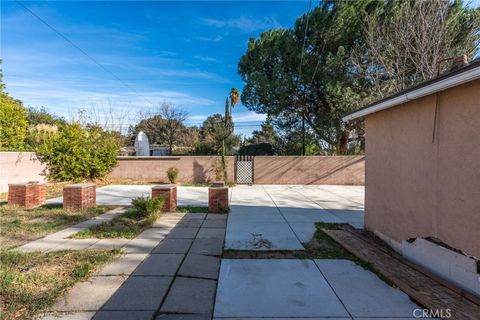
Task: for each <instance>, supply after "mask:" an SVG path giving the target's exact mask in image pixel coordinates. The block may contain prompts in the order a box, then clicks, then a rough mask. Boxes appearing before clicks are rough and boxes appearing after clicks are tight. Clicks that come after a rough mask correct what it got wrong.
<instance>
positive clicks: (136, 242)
mask: <svg viewBox="0 0 480 320" xmlns="http://www.w3.org/2000/svg"><path fill="white" fill-rule="evenodd" d="M160 241H161V240H159V239H138V238H136V239H133V240H130V241H129V242H128V243H127V244H126V245H125V246H124V247H123V248H122V250H123V251H124V252H125V253H150V252H151V251H152V250H153V248H155V247H156V246H157V245H158V243H159V242H160Z"/></svg>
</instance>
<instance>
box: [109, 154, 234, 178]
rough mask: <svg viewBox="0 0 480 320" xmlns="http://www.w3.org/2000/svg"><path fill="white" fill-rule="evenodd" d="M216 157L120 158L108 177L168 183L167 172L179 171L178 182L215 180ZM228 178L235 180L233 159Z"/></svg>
mask: <svg viewBox="0 0 480 320" xmlns="http://www.w3.org/2000/svg"><path fill="white" fill-rule="evenodd" d="M219 159H220V157H215V156H181V157H175V156H172V157H119V165H118V166H117V167H115V168H114V169H113V171H112V172H111V173H110V174H109V175H108V177H109V178H112V179H136V180H147V181H165V182H166V181H168V179H167V174H166V172H167V170H168V168H170V167H176V168H177V169H178V182H206V181H213V180H215V162H216V161H217V160H219ZM227 160H228V177H229V180H232V181H233V179H234V162H233V157H227Z"/></svg>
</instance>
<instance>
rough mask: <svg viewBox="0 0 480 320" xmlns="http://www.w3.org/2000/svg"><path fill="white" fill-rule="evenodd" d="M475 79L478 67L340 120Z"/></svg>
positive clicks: (373, 111) (386, 107)
mask: <svg viewBox="0 0 480 320" xmlns="http://www.w3.org/2000/svg"><path fill="white" fill-rule="evenodd" d="M476 79H480V67H476V68H473V69H470V70H466V71H464V72H462V73H459V74H456V75H454V76H451V77H448V78H445V79H442V80H439V81H436V82H434V83H432V84H429V85H426V86H423V87H419V88H418V89H414V90H412V91H408V92H405V93H402V94H399V95H396V96H393V97H392V98H390V99H386V100H384V101H380V102H378V103H374V104H372V105H371V106H369V107H367V108H364V109H360V110H358V111H355V112H352V113H350V114H347V115H346V116H344V117H343V118H342V120H343V121H344V122H348V121H351V120H353V119H357V118H361V117H365V116H367V115H369V114H372V113H375V112H378V111H381V110H385V109H389V108H391V107H394V106H396V105H399V104H402V103H405V102H408V101H412V100H415V99H418V98H421V97H425V96H428V95H431V94H434V93H436V92H440V91H443V90H446V89H449V88H452V87H456V86H459V85H461V84H464V83H467V82H470V81H473V80H476Z"/></svg>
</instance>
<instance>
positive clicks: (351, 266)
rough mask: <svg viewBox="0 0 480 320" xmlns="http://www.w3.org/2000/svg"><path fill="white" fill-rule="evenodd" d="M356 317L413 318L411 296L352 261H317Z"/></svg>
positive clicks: (416, 306)
mask: <svg viewBox="0 0 480 320" xmlns="http://www.w3.org/2000/svg"><path fill="white" fill-rule="evenodd" d="M314 261H315V263H316V264H317V266H318V267H319V268H320V271H321V272H322V273H323V275H324V276H325V277H326V278H327V279H328V282H329V283H330V285H331V286H332V288H333V290H335V292H336V294H337V295H338V297H339V298H340V299H341V300H342V302H343V304H344V305H345V307H346V308H347V310H348V311H349V312H350V314H351V315H352V316H354V317H377V318H378V317H392V318H397V317H412V316H413V311H414V310H415V309H418V308H419V306H418V305H416V304H415V303H413V302H412V301H411V300H410V298H409V297H408V295H406V294H405V293H403V292H402V291H400V290H398V289H395V288H393V287H391V286H389V285H387V284H386V283H385V282H383V281H382V280H380V279H379V278H378V277H377V276H376V275H375V274H373V273H372V272H370V271H367V270H365V269H363V268H362V267H360V266H358V265H356V264H355V263H354V262H352V261H349V260H314Z"/></svg>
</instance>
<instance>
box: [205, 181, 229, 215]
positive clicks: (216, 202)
mask: <svg viewBox="0 0 480 320" xmlns="http://www.w3.org/2000/svg"><path fill="white" fill-rule="evenodd" d="M228 210H229V206H228V187H225V186H221V184H214V185H212V186H211V187H209V188H208V212H212V213H227V212H228Z"/></svg>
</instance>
